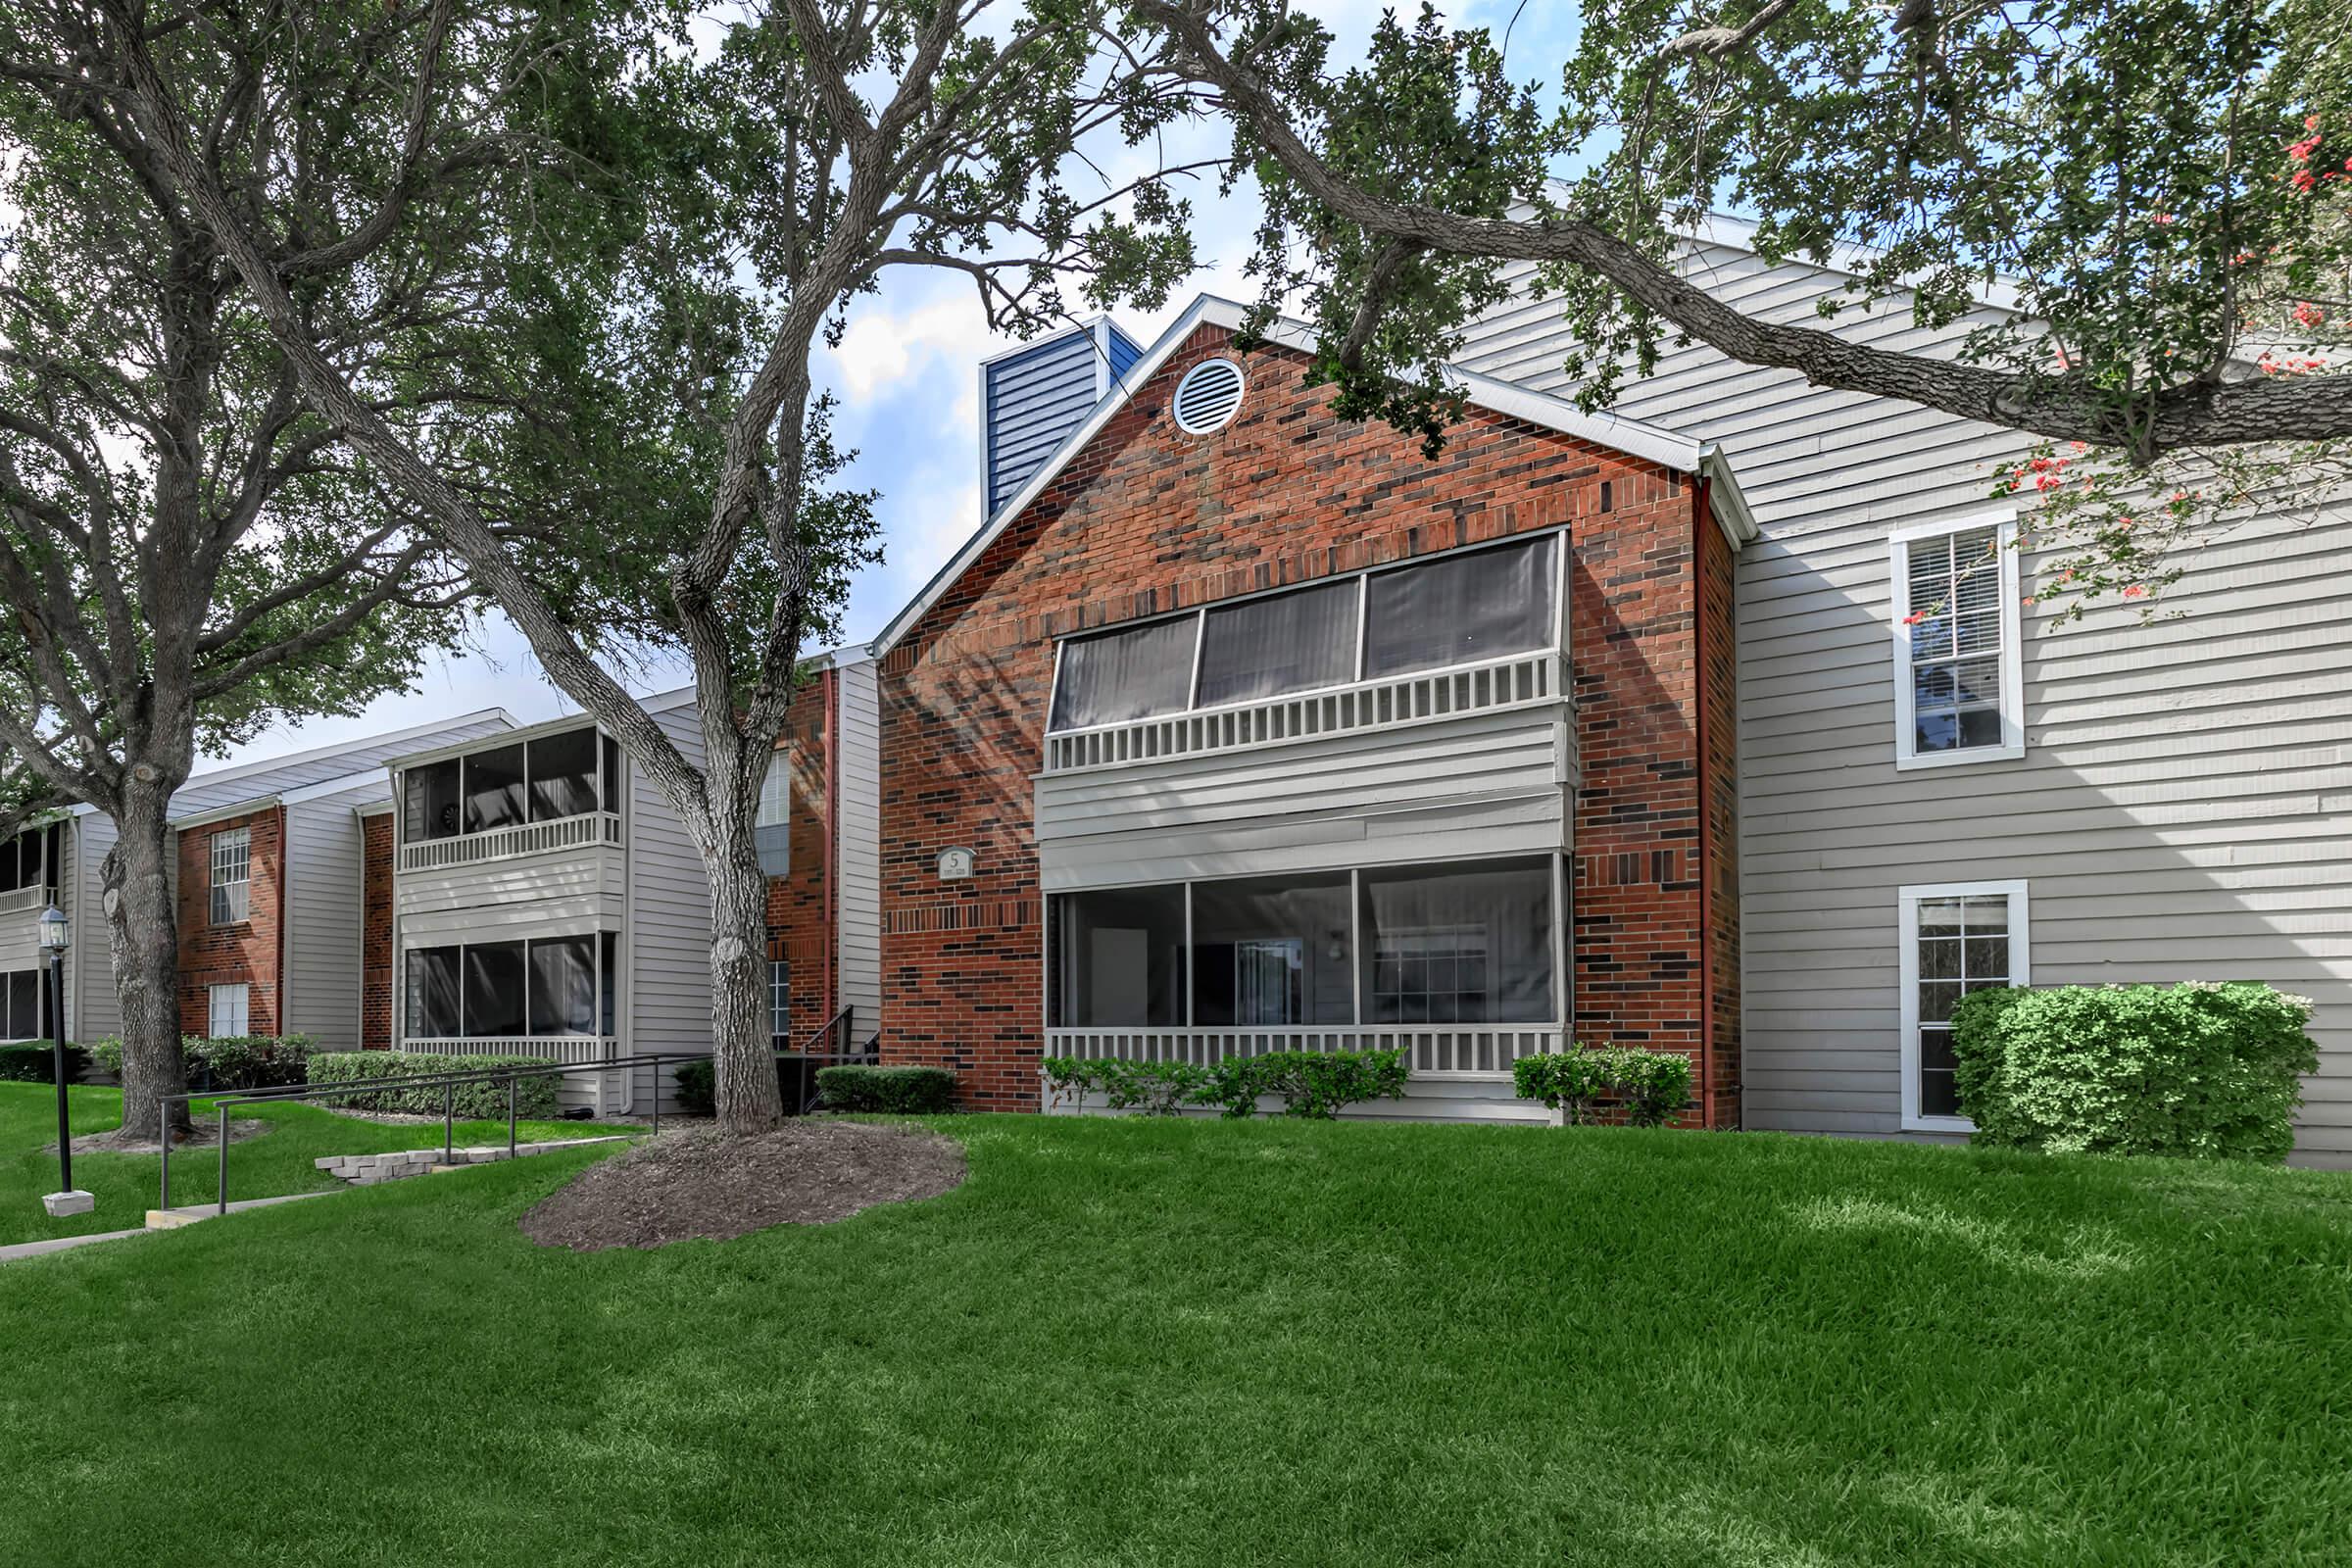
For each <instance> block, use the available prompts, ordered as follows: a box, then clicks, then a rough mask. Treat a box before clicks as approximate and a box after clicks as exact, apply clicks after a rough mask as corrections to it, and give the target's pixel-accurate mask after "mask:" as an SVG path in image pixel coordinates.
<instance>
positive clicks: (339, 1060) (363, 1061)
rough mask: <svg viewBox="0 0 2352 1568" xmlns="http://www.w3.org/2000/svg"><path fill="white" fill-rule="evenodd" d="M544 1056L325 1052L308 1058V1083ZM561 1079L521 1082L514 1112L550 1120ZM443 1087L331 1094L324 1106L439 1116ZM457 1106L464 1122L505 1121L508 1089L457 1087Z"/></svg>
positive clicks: (534, 1063) (536, 1063) (522, 1063)
mask: <svg viewBox="0 0 2352 1568" xmlns="http://www.w3.org/2000/svg"><path fill="white" fill-rule="evenodd" d="M551 1064H552V1063H551V1062H550V1060H549V1058H548V1057H545V1056H440V1055H434V1054H429V1053H427V1052H421V1051H327V1052H320V1053H319V1054H318V1055H315V1056H313V1057H311V1058H310V1071H311V1079H310V1081H311V1082H312V1083H315V1084H340V1083H351V1082H353V1081H355V1080H357V1079H363V1078H429V1077H433V1076H436V1075H438V1074H441V1073H448V1072H479V1071H484V1070H487V1069H489V1068H494V1067H545V1066H549V1065H551ZM559 1082H560V1080H558V1079H556V1078H553V1077H548V1076H541V1077H535V1078H522V1079H517V1080H516V1081H515V1114H516V1115H518V1116H524V1117H528V1118H530V1119H532V1120H534V1121H540V1120H546V1119H547V1118H550V1117H553V1116H555V1115H557V1114H558V1113H559V1112H560V1110H561V1109H562V1103H561V1098H560V1096H559V1094H558V1092H557V1088H556V1086H557V1084H558V1083H559ZM442 1093H443V1091H442V1089H441V1088H440V1086H438V1085H420V1086H418V1087H417V1088H415V1089H399V1088H394V1089H369V1090H364V1091H362V1092H360V1093H358V1094H353V1095H333V1096H329V1097H327V1098H326V1099H325V1100H324V1101H323V1102H322V1103H325V1104H329V1105H341V1106H345V1107H349V1108H352V1109H357V1110H385V1111H400V1112H405V1113H407V1114H410V1115H416V1116H438V1115H440V1114H441V1096H442ZM454 1108H455V1110H456V1113H457V1114H458V1115H459V1116H460V1117H462V1118H464V1119H465V1120H466V1121H504V1120H505V1119H506V1116H507V1086H506V1085H505V1084H503V1083H500V1082H497V1081H495V1080H490V1081H485V1082H482V1083H472V1084H460V1085H458V1086H457V1093H456V1097H455V1105H454Z"/></svg>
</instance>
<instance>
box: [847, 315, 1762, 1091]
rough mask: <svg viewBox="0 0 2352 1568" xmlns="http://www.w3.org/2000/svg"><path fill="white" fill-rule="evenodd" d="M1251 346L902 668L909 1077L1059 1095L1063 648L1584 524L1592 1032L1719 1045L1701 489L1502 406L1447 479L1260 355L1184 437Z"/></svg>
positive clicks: (900, 809)
mask: <svg viewBox="0 0 2352 1568" xmlns="http://www.w3.org/2000/svg"><path fill="white" fill-rule="evenodd" d="M1230 352H1231V350H1230V348H1229V344H1228V339H1227V334H1226V333H1225V332H1224V331H1223V330H1222V329H1218V328H1213V327H1203V328H1202V329H1201V332H1199V333H1198V334H1196V335H1195V337H1194V338H1193V339H1192V340H1191V341H1189V342H1188V343H1186V344H1185V345H1183V346H1182V347H1181V348H1180V349H1179V350H1178V351H1177V352H1176V353H1175V354H1174V355H1172V356H1171V357H1170V358H1169V360H1168V361H1167V363H1166V364H1165V365H1164V366H1163V367H1162V368H1161V369H1160V370H1159V371H1158V372H1157V373H1156V374H1155V375H1154V376H1153V377H1152V380H1151V381H1150V382H1149V383H1147V384H1146V385H1145V386H1144V387H1143V388H1142V389H1141V390H1140V391H1139V392H1138V394H1137V396H1136V397H1135V398H1134V400H1133V401H1132V402H1131V403H1130V404H1129V405H1128V406H1127V407H1126V408H1124V409H1122V410H1121V411H1120V412H1119V413H1118V414H1117V415H1115V416H1114V417H1112V418H1111V419H1110V420H1109V422H1108V423H1107V424H1106V425H1105V427H1104V428H1103V430H1102V431H1101V432H1100V433H1099V434H1098V435H1097V436H1096V437H1095V439H1094V440H1093V441H1092V442H1090V443H1089V444H1088V446H1087V448H1086V449H1085V450H1084V451H1083V452H1081V453H1079V454H1078V456H1077V457H1076V458H1075V459H1074V460H1073V461H1072V463H1071V464H1070V465H1069V466H1068V467H1066V468H1065V469H1064V470H1063V471H1062V472H1061V473H1060V475H1058V476H1057V478H1056V479H1055V481H1054V484H1053V485H1052V486H1051V487H1050V488H1049V489H1048V490H1047V491H1046V493H1045V494H1044V495H1042V496H1041V497H1040V498H1039V499H1038V500H1037V501H1036V502H1035V503H1034V504H1032V505H1031V506H1030V508H1029V509H1028V510H1027V511H1026V512H1025V513H1023V514H1022V515H1021V516H1020V517H1019V518H1018V519H1016V521H1015V522H1014V523H1013V525H1012V526H1011V527H1009V528H1007V529H1006V530H1005V532H1004V533H1003V534H1002V535H1001V536H999V538H998V539H997V540H996V541H995V542H994V543H992V544H991V546H990V547H989V549H988V551H987V552H986V553H985V554H984V555H983V557H982V558H981V559H980V560H979V561H978V562H977V563H975V564H974V565H973V566H972V567H971V568H970V569H969V570H967V571H966V572H965V573H964V574H963V575H962V577H961V578H960V579H959V580H958V581H957V582H956V584H955V585H954V586H953V587H952V588H951V589H950V590H949V591H948V593H947V594H946V595H945V596H944V597H943V598H942V600H941V602H940V603H939V604H938V605H936V606H935V607H933V609H932V610H931V612H930V613H928V614H927V615H925V616H924V617H923V619H922V620H921V621H920V622H919V623H918V624H917V625H916V626H915V627H914V628H913V629H912V630H911V631H910V633H909V634H908V636H907V638H906V639H905V640H904V641H903V642H902V643H901V644H900V646H899V647H897V648H895V649H894V650H893V651H892V652H891V654H890V656H889V657H888V659H886V661H885V662H884V664H883V669H882V710H883V746H882V758H883V761H882V845H883V888H882V903H883V911H882V918H883V986H884V996H885V1002H884V1008H883V1029H884V1037H883V1050H884V1054H885V1057H886V1058H887V1059H890V1060H894V1061H923V1062H937V1063H941V1064H944V1065H949V1066H953V1067H955V1068H956V1069H957V1070H958V1071H959V1073H960V1074H961V1075H962V1087H963V1094H964V1097H965V1100H966V1102H967V1103H970V1104H972V1105H974V1106H977V1107H982V1108H1004V1109H1033V1108H1035V1106H1036V1104H1037V1098H1038V1090H1037V1083H1036V1078H1035V1074H1034V1064H1035V1061H1036V1058H1037V1056H1038V1055H1039V1054H1040V1053H1041V1050H1042V1024H1043V1020H1042V1017H1041V1015H1040V1014H1041V990H1042V975H1041V966H1042V954H1041V949H1042V933H1041V924H1040V916H1041V904H1040V900H1039V897H1038V891H1037V860H1036V852H1035V845H1034V843H1033V840H1032V835H1031V788H1030V775H1031V774H1032V773H1034V772H1035V771H1036V770H1037V768H1038V767H1039V766H1040V753H1041V741H1042V733H1043V727H1044V717H1045V705H1046V702H1047V699H1048V696H1049V687H1050V684H1051V679H1052V660H1053V639H1054V637H1056V636H1058V635H1061V634H1064V633H1067V632H1069V631H1072V630H1076V629H1078V628H1081V627H1091V626H1096V625H1100V624H1103V623H1105V622H1109V621H1114V620H1121V619H1126V618H1129V617H1132V616H1138V615H1147V614H1153V613H1162V612H1166V611H1170V610H1176V609H1181V608H1185V607H1189V606H1192V605H1197V604H1201V603H1203V602H1206V601H1210V600H1215V599H1220V598H1225V597H1230V596H1232V595H1235V594H1241V593H1247V592H1252V591H1256V590H1259V589H1264V588H1270V587H1275V586H1280V585H1284V584H1288V583H1294V582H1302V581H1307V580H1310V579H1313V578H1317V577H1322V576H1327V575H1331V574H1335V573H1341V572H1348V571H1352V570H1356V569H1359V568H1362V567H1364V566H1368V565H1374V564H1383V563H1387V562H1394V561H1400V560H1404V559H1407V558H1410V557H1414V556H1421V555H1426V554H1429V553H1431V552H1434V551H1439V550H1444V549H1448V548H1451V547H1453V546H1456V545H1463V544H1470V543H1475V542H1478V541H1481V540H1487V539H1495V538H1501V537H1505V536H1508V535H1511V534H1514V533H1521V532H1527V531H1530V530H1534V529H1539V528H1546V527H1553V526H1557V525H1559V524H1561V523H1569V524H1570V525H1571V532H1572V538H1573V540H1574V562H1573V567H1572V572H1571V584H1572V587H1571V616H1572V626H1573V638H1574V643H1573V646H1574V649H1575V660H1576V664H1577V678H1576V685H1577V695H1578V699H1579V702H1580V705H1581V708H1580V712H1581V725H1582V735H1581V740H1582V745H1583V752H1584V766H1585V776H1586V784H1587V792H1586V794H1585V796H1584V798H1583V799H1582V801H1581V802H1580V804H1579V809H1578V812H1577V822H1576V834H1577V844H1578V849H1577V855H1576V858H1575V873H1576V885H1577V895H1576V896H1577V898H1578V900H1579V901H1580V902H1579V904H1578V906H1577V907H1576V909H1575V910H1574V919H1575V927H1574V929H1575V933H1576V934H1575V969H1576V993H1577V1005H1578V1011H1579V1026H1580V1028H1581V1029H1583V1030H1584V1031H1585V1032H1586V1033H1587V1035H1588V1037H1589V1038H1606V1039H1612V1040H1621V1041H1625V1042H1627V1043H1641V1044H1646V1045H1653V1046H1665V1047H1673V1048H1677V1049H1685V1050H1691V1051H1693V1052H1695V1051H1696V1050H1697V1046H1698V1041H1699V1036H1700V1013H1701V1010H1702V1009H1701V1006H1700V1002H1699V995H1700V984H1699V970H1700V957H1699V942H1698V930H1699V915H1698V892H1699V884H1698V875H1699V871H1698V857H1699V849H1698V833H1697V809H1698V775H1699V758H1698V745H1697V738H1696V727H1695V700H1696V656H1695V647H1694V638H1693V631H1694V613H1695V609H1696V601H1695V594H1694V584H1693V563H1692V550H1693V537H1694V534H1693V517H1694V505H1693V500H1694V498H1693V491H1692V487H1691V484H1690V483H1689V482H1688V481H1686V480H1684V479H1682V478H1681V477H1680V476H1678V475H1675V474H1672V473H1669V472H1667V471H1666V470H1664V469H1661V468H1659V467H1658V466H1655V465H1652V464H1648V463H1645V462H1642V461H1641V460H1637V459H1633V458H1630V457H1627V456H1625V455H1624V454H1622V453H1618V452H1615V451H1613V450H1608V449H1604V448H1600V447H1596V446H1593V445H1591V444H1588V443H1585V442H1580V441H1577V440H1575V439H1572V438H1570V437H1567V436H1563V435H1560V434H1558V433H1557V432H1553V431H1549V430H1544V429H1542V428H1540V427H1538V426H1535V425H1532V424H1528V423H1524V422H1522V421H1518V420H1514V419H1510V418H1507V417H1502V416H1499V415H1495V414H1492V413H1489V412H1486V411H1483V410H1472V411H1471V412H1470V415H1469V417H1468V419H1467V421H1466V422H1465V423H1464V424H1462V425H1461V426H1459V427H1457V428H1456V429H1455V430H1454V431H1453V432H1452V434H1451V436H1450V438H1449V440H1448V442H1447V445H1446V450H1445V451H1444V453H1443V454H1442V455H1441V456H1440V457H1439V458H1438V459H1437V460H1436V461H1434V462H1433V461H1430V460H1427V459H1425V458H1423V457H1422V456H1421V454H1420V451H1419V447H1418V443H1417V442H1415V441H1413V440H1411V439H1409V438H1406V437H1402V436H1399V435H1397V433H1396V432H1395V431H1393V430H1391V429H1389V428H1388V427H1386V426H1385V425H1364V424H1352V423H1343V422H1341V421H1340V420H1338V419H1336V418H1334V417H1332V415H1331V414H1330V412H1329V408H1328V393H1327V392H1325V391H1323V390H1321V389H1314V390H1310V389H1305V388H1302V387H1300V386H1299V378H1298V368H1299V360H1298V358H1297V357H1296V356H1293V355H1290V354H1287V353H1285V352H1284V351H1280V350H1271V349H1270V350H1265V351H1261V352H1259V353H1257V354H1254V355H1251V356H1249V357H1248V358H1247V359H1246V360H1245V368H1246V369H1247V371H1248V373H1249V377H1250V387H1249V393H1248V396H1247V398H1246V400H1245V402H1244V406H1243V412H1242V414H1241V415H1240V416H1239V417H1237V418H1236V419H1235V420H1234V422H1233V423H1232V424H1230V425H1228V426H1226V427H1225V428H1224V429H1223V430H1221V431H1218V432H1216V433H1215V434H1213V435H1210V436H1206V437H1190V436H1186V435H1184V434H1182V433H1181V432H1180V431H1178V430H1177V429H1176V427H1175V424H1174V421H1173V420H1171V419H1169V418H1167V417H1165V407H1166V403H1167V400H1168V397H1169V395H1170V394H1171V392H1172V391H1173V389H1174V386H1175V383H1176V380H1177V379H1178V378H1179V377H1180V376H1181V375H1182V374H1183V372H1184V371H1185V370H1186V369H1188V368H1190V367H1192V366H1193V365H1194V364H1196V363H1198V362H1199V361H1201V360H1202V359H1206V358H1210V357H1212V356H1214V355H1217V354H1221V353H1230ZM1604 480H1605V481H1607V482H1608V484H1609V488H1610V490H1611V492H1612V495H1611V508H1610V510H1609V511H1607V512H1605V513H1604V512H1602V511H1601V510H1600V489H1601V485H1602V482H1603V481H1604ZM952 845H959V846H963V847H966V848H969V849H971V850H972V851H974V852H975V856H976V866H975V874H974V875H973V877H972V878H971V879H970V880H968V881H964V882H960V883H953V884H948V883H942V882H940V881H939V880H938V877H937V874H936V869H935V861H936V858H937V856H938V853H939V851H940V850H941V849H943V848H946V847H949V846H952ZM1735 1027H1736V1025H1735Z"/></svg>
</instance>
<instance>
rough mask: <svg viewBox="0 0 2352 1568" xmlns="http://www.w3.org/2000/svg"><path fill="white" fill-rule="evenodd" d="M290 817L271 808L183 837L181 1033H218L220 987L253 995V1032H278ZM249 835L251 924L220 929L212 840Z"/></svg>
mask: <svg viewBox="0 0 2352 1568" xmlns="http://www.w3.org/2000/svg"><path fill="white" fill-rule="evenodd" d="M284 823H285V817H284V813H283V811H281V810H280V809H278V808H276V807H271V808H270V809H268V810H266V811H258V812H255V813H254V814H253V815H251V816H232V817H227V818H224V819H222V820H221V821H218V822H207V823H206V824H204V825H203V826H202V827H192V828H187V829H184V830H183V831H182V832H181V833H180V835H179V1027H180V1029H181V1031H182V1032H183V1033H186V1034H192V1035H201V1034H203V1033H205V1032H206V1031H207V1030H209V1029H210V1028H211V1027H212V991H211V988H212V987H214V986H216V985H234V984H236V983H237V982H239V981H242V982H244V984H245V985H246V986H247V987H248V988H249V989H248V991H247V994H246V1007H247V1027H248V1028H249V1029H251V1030H252V1032H253V1033H255V1034H257V1035H273V1034H276V1033H277V1032H278V1022H277V1018H278V1013H277V983H278V961H279V959H280V958H281V957H282V956H283V955H284V952H285V948H284V944H283V942H282V940H281V936H280V932H281V927H280V924H279V920H278V912H279V908H280V902H281V896H282V894H283V892H284V887H285V881H284V877H283V875H282V874H281V873H282V870H283V867H284V865H285V857H284V853H283V846H284V842H285V834H284ZM240 827H241V828H246V829H248V830H249V831H250V832H251V835H252V842H251V846H250V849H249V855H248V859H247V862H246V866H247V874H248V875H249V876H250V877H251V879H252V880H251V883H250V885H249V886H248V888H247V889H246V917H245V918H244V919H243V920H241V921H238V922H236V923H234V924H231V925H218V926H217V925H215V924H213V909H212V905H213V836H214V835H215V834H217V833H224V832H227V831H228V830H230V829H232V828H240Z"/></svg>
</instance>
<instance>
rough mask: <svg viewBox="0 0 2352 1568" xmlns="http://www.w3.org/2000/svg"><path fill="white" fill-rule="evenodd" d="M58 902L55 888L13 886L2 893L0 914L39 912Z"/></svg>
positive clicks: (0, 894) (0, 895)
mask: <svg viewBox="0 0 2352 1568" xmlns="http://www.w3.org/2000/svg"><path fill="white" fill-rule="evenodd" d="M56 904H57V889H55V888H11V889H10V890H9V891H8V892H6V893H0V914H38V913H40V912H41V911H42V910H43V909H47V908H51V907H55V906H56Z"/></svg>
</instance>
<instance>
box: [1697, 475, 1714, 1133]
mask: <svg viewBox="0 0 2352 1568" xmlns="http://www.w3.org/2000/svg"><path fill="white" fill-rule="evenodd" d="M1710 483H1711V481H1709V480H1708V479H1706V478H1704V477H1702V476H1701V475H1698V474H1692V475H1691V661H1692V668H1691V686H1692V688H1693V695H1692V707H1693V708H1694V709H1695V710H1696V712H1695V715H1694V716H1695V720H1696V728H1697V741H1698V768H1697V770H1696V777H1697V779H1698V1123H1699V1126H1701V1127H1702V1128H1704V1129H1706V1130H1707V1131H1708V1132H1713V1131H1714V1130H1715V921H1714V912H1715V903H1714V892H1713V890H1714V885H1715V856H1714V835H1713V834H1712V833H1710V832H1708V831H1707V825H1708V822H1709V820H1710V819H1711V818H1712V816H1713V814H1714V801H1713V798H1712V797H1713V793H1714V778H1713V775H1712V770H1711V768H1710V766H1709V763H1710V760H1711V759H1710V748H1709V740H1710V738H1711V737H1710V734H1709V731H1708V727H1707V720H1708V716H1709V714H1708V704H1707V571H1706V559H1707V558H1706V549H1707V536H1706V527H1707V491H1708V487H1709V484H1710Z"/></svg>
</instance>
